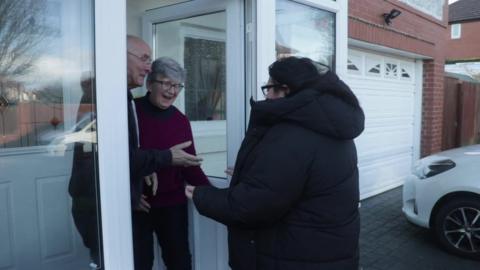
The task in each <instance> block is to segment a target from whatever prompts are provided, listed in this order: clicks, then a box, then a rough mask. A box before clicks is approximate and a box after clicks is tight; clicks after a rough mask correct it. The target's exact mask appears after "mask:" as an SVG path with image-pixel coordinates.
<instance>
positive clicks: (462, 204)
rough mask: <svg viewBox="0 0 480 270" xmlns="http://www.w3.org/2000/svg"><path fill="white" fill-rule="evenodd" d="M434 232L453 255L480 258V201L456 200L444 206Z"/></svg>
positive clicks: (439, 213)
mask: <svg viewBox="0 0 480 270" xmlns="http://www.w3.org/2000/svg"><path fill="white" fill-rule="evenodd" d="M434 221H435V223H434V232H435V235H436V237H437V239H438V240H439V242H440V244H441V245H442V246H444V247H445V248H446V249H447V250H448V251H450V252H451V253H454V254H457V255H461V256H464V257H469V258H477V259H478V258H480V200H479V199H475V198H462V199H455V200H452V201H449V202H447V203H446V204H444V205H443V206H442V207H441V208H440V209H439V211H438V212H437V215H436V216H435V220H434Z"/></svg>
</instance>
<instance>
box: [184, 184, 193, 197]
mask: <svg viewBox="0 0 480 270" xmlns="http://www.w3.org/2000/svg"><path fill="white" fill-rule="evenodd" d="M194 191H195V187H194V186H190V185H186V186H185V196H187V198H189V199H192V198H193V192H194Z"/></svg>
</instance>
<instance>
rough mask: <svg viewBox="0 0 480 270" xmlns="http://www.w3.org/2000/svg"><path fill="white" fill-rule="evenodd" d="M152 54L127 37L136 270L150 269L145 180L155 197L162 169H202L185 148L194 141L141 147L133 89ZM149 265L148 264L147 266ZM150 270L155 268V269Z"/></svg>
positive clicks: (145, 72) (140, 42) (137, 40)
mask: <svg viewBox="0 0 480 270" xmlns="http://www.w3.org/2000/svg"><path fill="white" fill-rule="evenodd" d="M151 64H152V60H151V51H150V47H149V46H148V45H147V44H146V43H145V42H144V41H143V40H141V39H140V38H138V37H134V36H128V37H127V76H128V80H127V83H128V130H129V149H130V181H131V182H130V183H131V194H132V206H133V208H134V211H133V213H132V226H133V242H134V243H133V248H134V255H135V269H136V270H140V269H146V268H145V263H146V262H142V258H143V257H144V256H141V255H142V254H141V252H142V249H141V248H140V247H142V246H144V243H143V241H144V238H143V237H142V235H144V234H145V233H144V232H143V230H145V228H144V227H142V226H141V224H140V220H141V217H142V214H141V213H142V211H143V212H148V211H149V210H150V204H149V203H147V201H146V200H145V196H144V195H142V190H143V179H144V178H145V181H146V183H147V184H148V185H150V186H151V188H152V194H153V195H155V191H156V186H157V184H156V181H157V179H156V174H155V171H157V170H158V169H160V168H164V167H167V166H171V165H173V166H175V165H180V166H198V165H200V162H201V159H200V158H198V157H196V156H194V155H191V154H188V153H186V152H185V151H184V150H183V149H184V148H186V147H189V146H190V145H191V143H192V142H191V141H188V142H184V143H181V144H178V145H175V146H173V147H171V148H170V149H167V150H157V149H140V148H139V145H140V144H139V129H138V122H137V116H136V112H135V108H134V106H135V103H134V102H133V97H132V94H131V93H130V90H131V89H133V88H136V87H140V86H142V85H143V82H144V79H145V76H147V75H148V74H149V73H150V71H151ZM146 265H148V263H147V264H146ZM147 268H150V269H151V266H150V267H148V266H147Z"/></svg>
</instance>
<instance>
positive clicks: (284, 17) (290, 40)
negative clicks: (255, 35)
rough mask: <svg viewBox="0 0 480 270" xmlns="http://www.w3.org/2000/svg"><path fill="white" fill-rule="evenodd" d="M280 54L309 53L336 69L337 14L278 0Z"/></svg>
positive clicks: (278, 48) (296, 54)
mask: <svg viewBox="0 0 480 270" xmlns="http://www.w3.org/2000/svg"><path fill="white" fill-rule="evenodd" d="M276 4H277V10H276V26H277V27H276V42H275V49H276V55H277V58H281V57H287V56H301V57H309V58H311V59H312V60H314V61H317V62H319V63H322V64H326V65H328V66H329V67H331V69H333V70H334V69H335V66H334V65H335V62H334V60H335V14H334V13H331V12H328V11H324V10H320V9H317V8H313V7H310V6H306V5H303V4H299V3H296V2H293V1H289V0H277V2H276Z"/></svg>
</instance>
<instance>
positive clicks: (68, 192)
mask: <svg viewBox="0 0 480 270" xmlns="http://www.w3.org/2000/svg"><path fill="white" fill-rule="evenodd" d="M93 10H94V9H93V1H85V0H64V1H59V0H36V1H28V0H20V1H19V0H3V1H1V2H0V18H2V19H1V20H0V29H1V31H0V44H1V45H0V47H1V49H0V171H1V174H0V239H2V241H0V269H19V270H23V269H25V270H27V269H28V270H29V269H48V270H50V269H88V267H95V265H94V264H93V263H95V264H96V265H97V266H100V265H101V264H102V252H101V247H100V246H101V244H100V243H101V234H100V233H99V231H100V229H101V226H100V225H99V224H100V218H99V214H100V213H99V211H98V209H99V204H98V203H97V200H98V199H99V196H98V185H97V184H98V183H97V171H96V168H97V162H96V160H97V147H96V143H97V136H96V120H95V119H96V102H95V78H94V74H95V68H94V45H93V44H94V39H93V35H94V24H93V18H94V13H93Z"/></svg>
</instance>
